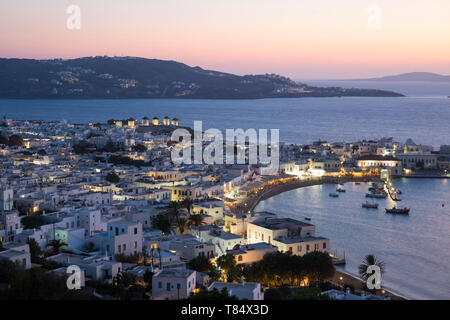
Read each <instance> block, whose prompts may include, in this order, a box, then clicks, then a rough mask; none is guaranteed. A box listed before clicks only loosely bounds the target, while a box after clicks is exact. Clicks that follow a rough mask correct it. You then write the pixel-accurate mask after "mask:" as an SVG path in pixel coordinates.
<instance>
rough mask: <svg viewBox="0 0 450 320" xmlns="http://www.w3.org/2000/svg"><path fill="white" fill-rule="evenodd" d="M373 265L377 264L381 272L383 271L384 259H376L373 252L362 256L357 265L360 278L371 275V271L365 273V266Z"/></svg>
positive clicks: (366, 277)
mask: <svg viewBox="0 0 450 320" xmlns="http://www.w3.org/2000/svg"><path fill="white" fill-rule="evenodd" d="M373 265H375V266H378V267H379V268H380V272H381V274H384V273H385V271H386V264H385V263H384V261H382V260H380V259H378V258H377V257H376V256H374V255H373V254H369V255H367V256H365V257H364V260H363V261H362V263H361V264H360V265H359V267H358V271H359V275H360V276H361V278H363V279H364V280H367V279H368V278H369V277H370V276H371V275H372V274H371V273H367V268H369V267H370V266H373Z"/></svg>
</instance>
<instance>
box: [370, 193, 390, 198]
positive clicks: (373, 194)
mask: <svg viewBox="0 0 450 320" xmlns="http://www.w3.org/2000/svg"><path fill="white" fill-rule="evenodd" d="M386 197H387V195H386V194H385V193H366V198H375V199H386Z"/></svg>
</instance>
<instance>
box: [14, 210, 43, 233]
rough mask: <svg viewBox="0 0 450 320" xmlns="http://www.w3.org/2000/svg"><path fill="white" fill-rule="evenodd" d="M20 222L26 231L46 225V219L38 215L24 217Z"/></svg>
mask: <svg viewBox="0 0 450 320" xmlns="http://www.w3.org/2000/svg"><path fill="white" fill-rule="evenodd" d="M20 222H21V223H22V225H23V228H24V229H37V228H39V227H40V226H42V225H43V224H44V217H43V216H42V214H39V213H36V214H32V215H30V216H25V217H23V218H22V219H21V220H20Z"/></svg>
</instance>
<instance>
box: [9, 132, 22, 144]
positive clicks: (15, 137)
mask: <svg viewBox="0 0 450 320" xmlns="http://www.w3.org/2000/svg"><path fill="white" fill-rule="evenodd" d="M24 144H25V143H24V141H23V139H22V137H21V136H19V135H17V134H13V135H12V136H10V137H9V140H8V145H9V146H10V147H13V146H18V147H23V146H24Z"/></svg>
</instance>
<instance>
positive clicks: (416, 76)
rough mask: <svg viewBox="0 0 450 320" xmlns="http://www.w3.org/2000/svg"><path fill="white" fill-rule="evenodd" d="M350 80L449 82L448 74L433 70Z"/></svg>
mask: <svg viewBox="0 0 450 320" xmlns="http://www.w3.org/2000/svg"><path fill="white" fill-rule="evenodd" d="M351 81H431V82H450V75H448V76H446V75H441V74H437V73H433V72H407V73H400V74H396V75H390V76H383V77H377V78H367V79H352V80H351Z"/></svg>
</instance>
